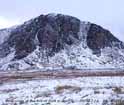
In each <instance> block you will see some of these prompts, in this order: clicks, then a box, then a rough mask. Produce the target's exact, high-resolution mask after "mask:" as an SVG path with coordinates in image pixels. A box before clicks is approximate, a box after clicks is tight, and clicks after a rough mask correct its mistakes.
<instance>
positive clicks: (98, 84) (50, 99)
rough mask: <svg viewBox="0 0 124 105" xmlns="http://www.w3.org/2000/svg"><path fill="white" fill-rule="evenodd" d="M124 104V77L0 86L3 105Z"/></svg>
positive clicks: (43, 81) (49, 80) (52, 80)
mask: <svg viewBox="0 0 124 105" xmlns="http://www.w3.org/2000/svg"><path fill="white" fill-rule="evenodd" d="M123 102H124V77H82V78H81V77H80V78H73V79H42V80H39V79H37V80H30V81H18V82H17V81H15V82H11V83H3V84H0V105H124V104H122V103H123ZM120 103H121V104H120Z"/></svg>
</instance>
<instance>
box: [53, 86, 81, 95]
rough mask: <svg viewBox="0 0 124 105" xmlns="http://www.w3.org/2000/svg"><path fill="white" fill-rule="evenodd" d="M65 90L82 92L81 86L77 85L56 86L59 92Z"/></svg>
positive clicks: (56, 90)
mask: <svg viewBox="0 0 124 105" xmlns="http://www.w3.org/2000/svg"><path fill="white" fill-rule="evenodd" d="M64 90H67V91H69V92H80V91H81V88H80V87H77V86H70V85H64V86H57V87H56V88H55V92H56V93H57V94H60V93H63V92H64Z"/></svg>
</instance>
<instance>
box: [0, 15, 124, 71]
mask: <svg viewBox="0 0 124 105" xmlns="http://www.w3.org/2000/svg"><path fill="white" fill-rule="evenodd" d="M33 68H37V69H38V68H39V69H45V68H47V69H48V68H49V69H50V68H52V69H56V68H77V69H86V68H88V69H89V68H91V69H95V68H101V69H105V68H124V43H123V42H121V41H120V40H118V39H117V38H116V37H115V36H114V35H113V34H112V33H111V32H109V31H108V30H106V29H104V28H102V27H101V26H99V25H96V24H93V23H90V22H85V21H80V20H79V19H77V18H75V17H72V16H67V15H62V14H47V15H40V16H39V17H36V18H34V19H31V20H29V21H27V22H25V23H24V24H22V25H19V26H16V27H12V28H8V29H2V30H0V69H1V70H22V69H33Z"/></svg>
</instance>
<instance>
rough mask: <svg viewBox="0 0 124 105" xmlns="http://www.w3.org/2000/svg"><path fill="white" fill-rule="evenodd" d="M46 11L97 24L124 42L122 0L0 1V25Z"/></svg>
mask: <svg viewBox="0 0 124 105" xmlns="http://www.w3.org/2000/svg"><path fill="white" fill-rule="evenodd" d="M47 13H62V14H68V15H72V16H75V17H77V18H79V19H81V20H82V21H90V22H93V23H96V24H99V25H101V26H103V27H104V28H107V29H109V30H110V31H111V32H112V33H113V34H114V35H116V36H117V37H118V38H119V39H121V40H123V41H124V29H123V28H124V0H0V28H5V27H9V26H12V25H16V24H21V23H23V22H24V21H26V20H29V19H31V18H34V17H36V16H39V15H40V14H47Z"/></svg>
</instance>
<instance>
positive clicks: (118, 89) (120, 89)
mask: <svg viewBox="0 0 124 105" xmlns="http://www.w3.org/2000/svg"><path fill="white" fill-rule="evenodd" d="M112 90H113V92H115V93H116V94H124V88H123V87H114V88H113V89H112Z"/></svg>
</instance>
